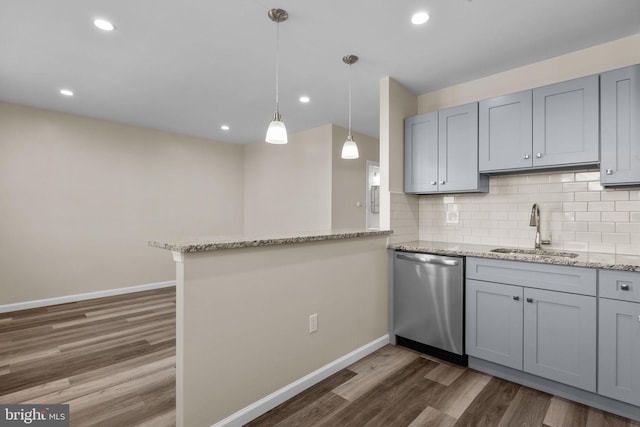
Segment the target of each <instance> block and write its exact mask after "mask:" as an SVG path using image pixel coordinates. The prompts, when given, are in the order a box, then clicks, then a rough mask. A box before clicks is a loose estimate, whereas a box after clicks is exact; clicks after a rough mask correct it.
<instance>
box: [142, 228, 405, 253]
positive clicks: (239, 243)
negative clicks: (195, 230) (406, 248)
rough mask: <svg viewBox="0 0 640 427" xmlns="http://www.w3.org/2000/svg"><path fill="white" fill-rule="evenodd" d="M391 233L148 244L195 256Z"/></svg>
mask: <svg viewBox="0 0 640 427" xmlns="http://www.w3.org/2000/svg"><path fill="white" fill-rule="evenodd" d="M391 233H393V231H392V230H345V231H341V230H335V231H324V232H308V233H307V232H304V233H303V232H301V233H286V234H281V235H275V234H274V235H263V236H228V237H227V236H211V237H192V238H185V239H182V240H150V241H149V242H148V245H149V246H151V247H154V248H159V249H166V250H170V251H173V252H179V253H193V252H209V251H220V250H227V249H240V248H254V247H260V246H275V245H289V244H295V243H308V242H320V241H325V240H341V239H353V238H358V237H376V236H388V235H390V234H391Z"/></svg>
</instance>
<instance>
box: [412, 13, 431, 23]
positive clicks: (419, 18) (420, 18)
mask: <svg viewBox="0 0 640 427" xmlns="http://www.w3.org/2000/svg"><path fill="white" fill-rule="evenodd" d="M428 20H429V14H428V13H427V12H416V13H414V14H413V16H412V17H411V23H412V24H415V25H422V24H424V23H425V22H427V21H428Z"/></svg>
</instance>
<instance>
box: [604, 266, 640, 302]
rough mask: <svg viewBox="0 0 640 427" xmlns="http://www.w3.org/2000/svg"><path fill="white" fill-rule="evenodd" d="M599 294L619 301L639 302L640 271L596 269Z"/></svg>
mask: <svg viewBox="0 0 640 427" xmlns="http://www.w3.org/2000/svg"><path fill="white" fill-rule="evenodd" d="M598 278H599V279H600V293H599V296H601V297H603V298H611V299H617V300H621V301H631V302H640V273H636V272H633V271H617V270H598Z"/></svg>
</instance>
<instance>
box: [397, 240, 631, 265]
mask: <svg viewBox="0 0 640 427" xmlns="http://www.w3.org/2000/svg"><path fill="white" fill-rule="evenodd" d="M387 247H388V248H389V249H394V250H398V251H403V252H421V253H429V254H434V255H447V256H465V257H477V258H491V259H501V260H508V261H521V262H534V263H539V264H555V265H567V266H574V267H587V268H601V269H606V270H623V271H639V272H640V256H638V255H628V254H609V253H597V252H579V251H571V252H574V253H576V254H578V256H577V257H576V258H565V257H536V256H535V255H527V254H505V253H496V252H491V250H492V249H496V248H499V247H500V248H502V247H505V246H499V245H480V244H468V243H447V242H434V241H425V240H414V241H410V242H398V243H391V244H389V245H388V246H387ZM513 249H524V248H513ZM528 249H530V248H528Z"/></svg>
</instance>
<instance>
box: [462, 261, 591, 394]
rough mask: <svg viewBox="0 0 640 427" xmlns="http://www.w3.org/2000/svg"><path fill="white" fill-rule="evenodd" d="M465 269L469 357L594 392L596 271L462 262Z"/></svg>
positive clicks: (492, 262) (523, 264) (565, 267)
mask: <svg viewBox="0 0 640 427" xmlns="http://www.w3.org/2000/svg"><path fill="white" fill-rule="evenodd" d="M466 271H467V282H466V283H467V285H466V350H467V353H468V354H469V355H470V356H473V357H477V358H479V359H483V360H487V361H490V362H494V363H497V364H500V365H503V366H508V367H510V368H513V369H518V370H522V371H524V372H527V373H530V374H533V375H537V376H540V377H544V378H547V379H550V380H553V381H556V382H559V383H563V384H568V385H571V386H573V387H576V388H580V389H583V390H588V391H591V392H595V391H596V368H597V364H596V354H597V346H596V333H597V318H596V296H595V295H596V293H595V290H596V271H595V270H593V269H588V268H579V267H567V266H558V265H546V264H535V263H525V262H515V261H500V260H492V259H480V258H467V269H466ZM518 283H520V284H521V285H526V286H520V285H518ZM559 290H569V292H560V291H559ZM576 292H577V293H576ZM580 293H582V295H581V294H580Z"/></svg>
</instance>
